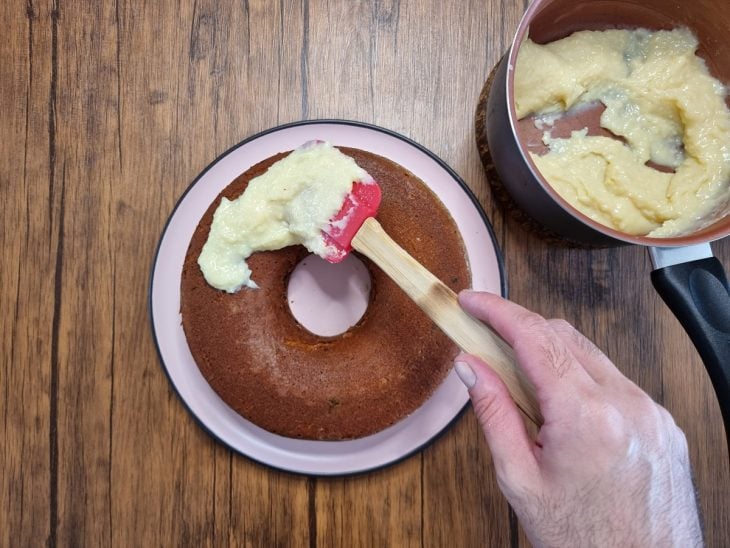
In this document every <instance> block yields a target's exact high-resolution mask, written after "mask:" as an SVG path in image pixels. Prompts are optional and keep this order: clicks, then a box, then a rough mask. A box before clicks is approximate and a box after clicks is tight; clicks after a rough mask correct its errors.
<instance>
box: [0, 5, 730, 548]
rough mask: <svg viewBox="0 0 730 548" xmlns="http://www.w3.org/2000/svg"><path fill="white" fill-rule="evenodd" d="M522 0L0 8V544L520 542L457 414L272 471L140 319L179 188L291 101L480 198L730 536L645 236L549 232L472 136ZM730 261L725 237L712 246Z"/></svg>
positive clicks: (707, 403) (717, 540)
mask: <svg viewBox="0 0 730 548" xmlns="http://www.w3.org/2000/svg"><path fill="white" fill-rule="evenodd" d="M524 7H525V6H524V5H523V2H522V1H521V0H515V1H511V2H508V1H499V0H482V1H476V0H475V1H470V2H441V1H436V0H403V1H398V0H378V1H375V0H373V1H366V0H358V1H344V0H330V1H326V0H300V1H296V0H295V1H291V2H284V1H279V2H277V1H264V0H255V1H254V0H243V1H232V0H231V1H213V0H186V1H180V2H172V1H161V2H135V1H132V0H116V1H115V2H91V1H82V0H77V1H67V0H46V1H40V0H28V1H27V2H20V1H12V2H3V3H0V29H2V36H3V40H2V41H0V60H1V61H2V62H1V63H0V112H2V113H3V115H2V116H0V131H1V134H2V135H3V137H4V139H3V147H2V149H0V206H1V207H2V216H0V244H1V245H0V545H2V546H15V545H20V546H37V545H42V544H48V545H51V546H56V545H62V546H66V545H68V546H79V545H98V546H135V545H151V546H152V545H169V546H180V545H204V546H219V545H229V544H231V545H243V546H347V545H352V546H372V545H386V546H387V545H391V546H419V545H420V546H444V545H454V546H479V545H494V546H507V545H513V546H518V545H525V544H526V541H525V538H524V535H523V533H522V532H521V531H520V529H519V527H518V525H517V522H516V520H515V518H514V515H513V514H512V513H511V512H510V510H509V507H508V505H507V504H506V503H505V501H504V499H503V497H502V495H501V494H500V492H499V489H498V487H497V484H496V480H495V477H494V471H493V468H492V466H491V463H490V456H489V449H488V448H487V446H486V443H485V442H484V440H483V437H482V434H481V432H480V430H479V426H478V424H477V421H476V419H475V417H474V415H473V413H472V412H471V410H467V411H466V413H465V414H464V416H462V417H461V418H460V419H459V420H458V421H457V422H456V423H455V424H454V426H453V427H452V428H450V429H449V430H448V431H447V432H446V433H445V434H444V435H443V436H442V437H440V438H439V439H438V440H437V441H436V442H435V443H434V444H432V445H430V446H429V447H428V448H426V449H425V450H424V451H422V452H421V453H419V454H417V455H414V456H412V457H410V458H408V459H406V460H405V461H403V462H401V463H398V464H397V465H394V466H392V467H389V468H387V469H385V470H381V471H378V472H375V473H371V474H366V475H362V476H356V477H351V478H344V479H313V478H304V477H300V476H296V475H290V474H287V473H283V472H275V471H272V470H269V469H267V468H265V467H262V466H260V465H258V464H255V463H253V462H251V461H249V460H248V459H246V458H245V457H241V456H239V455H236V454H233V453H231V452H230V451H229V450H228V449H226V448H225V447H223V446H222V445H220V444H218V443H216V442H215V441H213V440H212V439H211V438H210V437H209V436H208V435H207V434H206V433H205V432H204V431H203V430H202V429H201V428H200V427H199V426H198V425H197V424H196V422H195V421H194V420H193V419H192V418H191V416H190V415H189V414H188V413H187V411H186V410H185V408H184V406H183V405H182V404H181V403H180V401H179V400H178V399H177V397H176V396H175V394H174V392H173V390H172V388H171V387H170V385H169V383H168V381H167V378H166V377H165V375H164V373H163V372H162V370H161V368H160V366H159V363H158V358H157V354H156V350H155V347H154V343H153V340H152V337H151V333H150V329H149V325H148V320H147V291H148V280H149V268H150V265H151V262H152V258H153V255H154V250H155V246H156V244H157V240H158V238H159V235H160V232H161V230H162V228H163V226H164V223H165V221H166V219H167V217H168V215H169V214H170V212H171V211H172V208H173V207H174V204H175V202H176V200H177V199H178V198H179V197H180V195H181V194H182V193H183V191H184V190H185V188H186V187H187V186H188V185H189V184H190V182H191V181H192V180H193V179H194V177H195V176H196V175H197V174H198V173H199V172H200V171H201V170H202V169H203V168H204V167H205V166H206V165H207V164H208V163H209V162H210V161H211V160H212V159H214V158H215V157H216V156H218V155H219V154H221V153H222V152H224V151H225V150H226V149H228V148H229V147H230V146H232V145H234V144H235V143H237V142H239V141H240V140H242V139H244V138H246V137H247V136H249V135H251V134H253V133H255V132H258V131H261V130H263V129H266V128H269V127H272V126H275V125H277V124H281V123H285V122H290V121H295V120H300V119H308V118H330V117H331V118H348V119H356V120H362V121H365V122H370V123H375V124H379V125H382V126H385V127H387V128H389V129H392V130H395V131H399V132H401V133H403V134H405V135H407V136H409V137H411V138H413V139H415V140H416V141H418V142H420V143H422V144H423V145H425V146H426V147H428V148H429V149H431V150H433V151H434V152H435V153H436V154H438V155H439V156H441V157H442V158H443V159H444V160H445V161H446V162H447V163H449V164H450V165H451V166H452V167H453V168H454V169H455V170H456V171H457V172H458V173H459V174H460V175H461V176H462V177H463V178H464V179H465V180H466V181H467V183H468V185H469V186H470V187H471V188H472V190H473V191H474V192H475V194H476V195H477V197H478V198H479V200H480V202H481V203H482V205H483V206H484V208H485V210H486V212H487V214H488V215H489V217H490V219H491V221H492V223H493V226H494V229H495V233H496V235H497V239H498V242H499V244H500V246H501V248H502V250H503V253H504V257H505V267H506V271H507V273H508V278H509V286H510V296H511V297H512V298H513V299H514V300H515V301H517V302H518V303H521V304H523V305H525V306H528V307H530V308H532V309H535V310H536V311H538V312H540V313H542V314H544V315H547V316H550V317H564V318H566V319H568V320H569V321H571V322H572V323H574V324H575V325H576V326H577V327H578V328H579V329H580V330H582V331H583V332H585V333H586V334H587V335H588V336H589V337H591V338H592V339H594V340H595V341H596V342H597V344H598V345H599V346H600V347H601V348H603V349H604V350H605V351H606V352H607V354H608V355H609V356H610V357H611V358H612V359H613V360H614V361H615V362H616V363H617V365H618V366H619V368H620V369H621V370H622V371H623V372H624V373H625V374H626V375H628V376H629V377H630V378H632V379H633V380H635V381H636V382H637V383H638V384H639V385H640V386H641V387H642V388H644V389H645V390H647V391H648V392H649V393H650V394H651V395H652V396H653V397H655V398H656V399H658V400H659V401H660V402H662V403H663V404H664V405H665V406H666V407H667V408H668V409H669V410H670V411H671V412H672V414H673V415H674V416H675V419H676V420H677V422H678V424H679V425H680V426H681V427H682V428H683V429H684V430H685V432H686V434H687V438H688V441H689V447H690V452H691V457H692V461H693V465H694V471H695V477H696V483H697V489H698V494H699V497H700V503H701V507H702V511H703V515H704V521H705V527H706V532H707V543H708V545H709V546H722V545H723V544H724V543H726V540H727V538H730V523H728V520H727V516H726V514H727V503H728V495H727V493H728V492H730V473H729V471H728V467H727V462H728V455H727V449H726V446H725V439H724V432H723V429H722V424H721V420H720V412H719V408H718V406H717V403H716V402H715V399H714V394H713V392H712V388H711V385H710V383H709V380H708V379H707V376H706V375H705V373H704V371H703V368H702V364H701V362H700V360H699V358H698V357H697V355H696V354H695V352H694V350H693V348H692V346H691V344H690V342H689V339H688V337H687V336H686V335H685V334H684V332H683V331H682V329H681V328H680V327H679V324H678V323H677V321H676V320H675V319H674V318H673V317H672V316H671V314H670V313H669V311H668V310H667V309H666V307H665V306H664V304H663V303H662V302H661V300H660V299H659V297H658V296H657V295H656V294H655V293H654V292H653V289H652V288H651V283H650V281H649V276H648V272H649V269H650V265H649V260H648V256H647V254H646V251H645V250H643V249H640V248H637V247H620V248H612V249H601V250H582V249H572V248H568V247H564V246H556V245H554V244H550V243H547V242H545V241H544V240H542V239H540V238H539V237H538V236H537V235H535V234H533V233H532V232H530V231H529V230H527V229H525V228H524V227H523V226H522V225H521V224H520V223H518V222H516V221H515V220H514V219H513V218H512V217H511V216H510V215H508V214H505V213H504V212H503V210H502V208H501V207H500V206H499V204H497V203H496V201H495V200H494V198H493V195H492V192H491V190H490V186H489V185H488V184H487V180H486V177H485V175H484V172H483V169H482V166H481V164H480V160H479V156H478V154H477V151H476V147H475V144H474V130H473V119H474V109H475V107H476V104H477V100H478V97H479V92H480V90H481V87H482V85H483V83H484V81H485V79H486V78H487V75H488V74H489V71H490V70H491V68H492V67H493V66H494V64H495V63H496V61H497V60H498V59H499V57H500V56H501V54H502V53H503V52H504V50H505V48H506V47H507V45H508V43H509V41H510V38H511V34H512V32H513V31H514V29H515V27H516V25H517V22H518V19H519V16H520V14H521V13H522V11H523V9H524ZM714 249H715V252H716V254H717V255H718V257H719V258H720V260H721V262H723V264H725V266H726V267H727V266H729V265H730V241H728V240H726V241H723V242H718V243H716V244H714Z"/></svg>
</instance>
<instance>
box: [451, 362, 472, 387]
mask: <svg viewBox="0 0 730 548" xmlns="http://www.w3.org/2000/svg"><path fill="white" fill-rule="evenodd" d="M454 369H455V370H456V374H457V375H458V376H459V378H460V379H461V382H463V383H464V385H465V386H466V387H467V388H468V389H470V390H471V388H472V387H473V386H474V385H475V384H476V383H477V376H476V374H475V373H474V370H473V369H472V368H471V367H470V366H469V364H468V363H466V362H455V363H454Z"/></svg>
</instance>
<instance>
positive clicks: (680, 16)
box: [486, 0, 730, 443]
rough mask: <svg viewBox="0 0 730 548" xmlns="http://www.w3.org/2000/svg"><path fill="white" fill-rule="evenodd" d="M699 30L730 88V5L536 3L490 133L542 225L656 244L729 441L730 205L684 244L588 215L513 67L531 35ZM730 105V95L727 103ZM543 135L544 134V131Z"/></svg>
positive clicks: (580, 122)
mask: <svg viewBox="0 0 730 548" xmlns="http://www.w3.org/2000/svg"><path fill="white" fill-rule="evenodd" d="M679 26H685V27H688V28H690V29H691V30H692V31H694V33H695V34H696V35H697V37H698V39H699V42H700V48H699V50H698V54H699V55H700V56H701V57H702V58H704V59H705V61H706V63H707V66H708V68H709V69H710V72H711V73H712V74H713V76H715V77H716V78H718V79H719V80H721V81H722V82H724V83H725V84H728V83H730V55H727V53H726V51H727V48H728V46H730V41H728V38H727V36H728V29H730V2H726V1H723V2H719V1H716V0H715V1H713V0H693V1H692V2H691V3H689V2H667V1H666V0H638V1H637V0H535V1H534V2H533V3H532V4H531V5H530V7H529V8H528V9H527V11H526V12H525V15H524V16H523V18H522V21H521V22H520V25H519V27H518V29H517V32H516V35H515V39H514V41H513V43H512V46H511V49H510V50H509V51H508V52H507V54H505V56H504V57H503V58H502V60H501V61H500V63H499V65H498V66H497V68H496V70H495V76H494V80H493V83H492V86H491V88H490V91H489V98H488V102H487V120H486V133H487V141H488V143H489V151H490V154H491V156H492V160H493V162H494V165H495V168H496V170H497V172H498V174H499V176H500V179H501V181H502V184H503V185H504V187H505V188H506V190H507V191H508V192H509V194H510V195H511V197H512V199H513V200H514V201H515V202H516V203H517V205H518V206H520V207H521V208H522V209H523V210H525V211H526V212H527V213H528V214H529V215H531V216H532V217H533V218H534V219H535V220H537V221H538V222H540V223H541V224H543V225H544V226H546V227H548V228H550V229H551V230H553V231H554V232H557V233H558V234H560V235H562V236H564V237H566V238H567V239H570V240H573V241H578V242H581V243H584V244H589V245H616V244H626V243H629V244H638V245H643V246H647V247H648V249H649V253H650V255H651V259H652V264H653V265H654V270H653V271H652V273H651V279H652V282H653V284H654V287H655V288H656V290H657V292H658V293H659V294H660V295H661V297H662V298H663V299H664V301H665V302H666V303H667V305H668V306H669V307H670V309H671V310H672V312H673V313H674V314H675V315H676V316H677V318H678V319H679V321H680V322H681V324H682V326H683V327H684V328H685V330H686V331H687V333H688V334H689V336H690V338H691V339H692V342H693V343H694V345H695V347H696V348H697V350H698V352H699V354H700V356H701V357H702V360H703V362H704V365H705V367H706V369H707V372H708V374H709V376H710V379H711V380H712V384H713V386H714V389H715V392H716V394H717V398H718V400H719V403H720V409H721V411H722V416H723V419H724V423H725V433H726V435H727V436H728V443H730V288H729V286H728V281H727V278H726V276H725V272H724V269H723V267H722V265H721V264H720V262H719V261H718V260H717V259H716V258H715V257H713V255H712V250H711V248H710V242H711V241H713V240H717V239H720V238H723V237H725V236H727V235H729V234H730V208H726V209H725V211H724V212H722V213H720V215H719V216H718V217H716V218H714V219H709V220H708V221H709V222H708V224H707V226H705V227H704V228H702V229H701V230H698V231H696V232H694V233H691V234H688V235H684V236H681V237H676V238H649V237H646V236H633V235H629V234H624V233H621V232H618V231H616V230H613V229H611V228H608V227H606V226H604V225H601V224H599V223H597V222H595V221H593V220H592V219H590V218H588V217H587V216H585V215H583V214H582V213H580V212H579V211H577V210H576V209H574V208H573V207H572V206H570V205H569V204H568V203H567V202H566V201H565V200H564V199H563V198H561V197H560V196H559V195H558V194H557V193H556V192H555V191H554V190H553V189H552V188H551V187H550V185H549V184H548V183H547V181H546V180H545V179H544V178H543V177H542V176H541V175H540V173H539V171H538V170H537V168H536V166H535V164H534V163H533V162H532V160H531V158H530V155H529V154H528V153H527V152H528V151H533V152H538V153H540V152H541V150H540V148H543V150H544V145H542V144H541V139H540V138H539V136H537V135H536V131H538V130H537V129H536V128H535V124H534V123H533V121H531V120H523V121H518V120H517V115H516V111H515V105H514V99H513V97H514V94H513V90H514V66H515V63H516V59H517V53H518V51H519V48H520V45H521V43H522V42H523V40H525V39H526V38H527V36H528V32H529V36H530V38H531V39H532V40H533V41H535V42H538V43H546V42H550V41H553V40H557V39H560V38H563V37H565V36H568V35H569V34H571V33H573V32H575V31H578V30H604V29H607V28H637V27H644V28H650V29H670V28H676V27H679ZM728 102H729V104H730V98H728ZM601 110H602V108H601V107H600V106H598V107H596V108H594V109H591V110H588V111H585V112H583V113H582V114H581V115H579V116H576V117H566V121H565V122H564V124H569V125H570V126H572V127H563V128H558V125H559V124H560V122H556V130H557V131H563V132H564V133H566V134H567V133H568V132H569V130H570V129H580V128H583V127H586V126H588V128H589V133H591V134H597V133H603V130H602V129H601V128H600V125H599V122H598V120H599V116H600V111H601ZM540 133H541V132H540Z"/></svg>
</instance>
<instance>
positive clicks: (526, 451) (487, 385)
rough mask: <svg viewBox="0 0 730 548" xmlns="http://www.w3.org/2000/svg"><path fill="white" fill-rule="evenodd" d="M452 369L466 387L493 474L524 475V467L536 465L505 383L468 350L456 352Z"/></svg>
mask: <svg viewBox="0 0 730 548" xmlns="http://www.w3.org/2000/svg"><path fill="white" fill-rule="evenodd" d="M454 369H455V370H456V374H457V375H458V376H459V378H460V379H461V381H462V382H463V383H464V384H465V385H466V387H467V389H468V390H469V397H470V398H471V402H472V405H473V407H474V412H475V413H476V415H477V419H478V420H479V423H480V424H481V427H482V430H484V435H485V437H486V438H487V443H488V444H489V449H490V450H491V452H492V460H493V461H494V467H495V469H496V471H497V475H498V476H501V477H502V478H503V479H507V478H508V477H520V476H524V471H525V467H532V466H533V465H536V461H535V455H534V453H533V448H534V445H535V444H534V443H533V441H532V440H531V439H530V438H529V436H528V435H527V429H526V428H525V423H524V420H523V419H522V415H521V414H520V411H519V409H518V408H517V405H516V404H515V402H514V401H513V400H512V397H511V396H510V394H509V392H508V390H507V387H506V386H505V385H504V383H503V382H502V380H501V379H500V378H499V377H498V376H497V374H496V373H495V372H494V371H492V369H491V368H489V367H488V366H487V365H486V364H485V363H484V362H483V361H481V360H480V359H478V358H476V357H475V356H472V355H470V354H463V353H462V354H459V355H458V356H457V357H456V360H455V361H454ZM513 472H514V473H516V474H517V476H515V475H513Z"/></svg>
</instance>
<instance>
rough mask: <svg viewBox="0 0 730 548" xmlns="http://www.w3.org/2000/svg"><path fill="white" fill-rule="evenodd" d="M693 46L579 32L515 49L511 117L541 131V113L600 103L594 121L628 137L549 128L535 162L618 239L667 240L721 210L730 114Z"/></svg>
mask: <svg viewBox="0 0 730 548" xmlns="http://www.w3.org/2000/svg"><path fill="white" fill-rule="evenodd" d="M696 49H697V39H696V38H695V36H694V35H693V34H692V33H691V32H690V31H689V30H687V29H683V28H679V29H675V30H672V31H657V32H650V31H647V30H645V29H638V30H634V31H629V30H608V31H603V32H597V31H583V32H576V33H575V34H573V35H571V36H569V37H567V38H564V39H562V40H558V41H556V42H552V43H549V44H545V45H538V44H535V43H534V42H532V41H530V40H526V41H525V42H524V43H523V45H522V47H521V48H520V52H519V54H518V59H517V67H516V70H515V105H516V109H517V116H518V117H519V118H523V117H525V116H527V115H528V114H530V113H536V114H538V115H539V117H538V118H537V120H536V122H535V123H536V126H537V127H538V129H543V127H542V126H543V124H545V123H546V121H545V117H546V116H549V117H554V116H555V114H558V115H560V114H561V113H563V112H564V111H566V110H569V109H570V110H571V111H574V110H575V109H577V108H583V106H588V105H590V104H591V103H595V101H600V102H602V103H603V104H604V105H605V106H606V110H605V111H604V112H603V114H602V115H601V126H603V127H604V128H606V129H608V130H610V131H611V132H612V133H614V134H615V135H617V136H620V137H622V138H623V140H624V142H622V141H619V140H617V139H612V138H609V137H601V136H591V135H587V134H586V132H585V131H576V132H573V134H572V135H571V137H570V138H568V139H555V138H553V137H552V134H551V133H550V131H546V132H545V134H544V135H543V139H544V141H545V143H546V144H547V145H548V146H549V147H550V151H549V152H548V153H547V154H544V155H542V156H538V155H535V154H531V156H532V159H533V161H534V162H535V165H536V166H537V168H538V169H539V170H540V172H541V173H542V175H543V176H544V177H545V178H546V179H547V180H548V182H549V183H550V185H551V186H552V187H553V188H554V189H555V190H556V191H557V192H558V193H559V194H560V195H561V196H562V197H563V198H565V199H566V200H567V201H568V202H569V203H570V204H571V205H573V206H574V207H575V208H576V209H578V210H580V211H582V212H583V213H584V214H586V215H588V216H589V217H591V218H592V219H594V220H596V221H598V222H600V223H603V224H605V225H607V226H609V227H612V228H615V229H617V230H620V231H622V232H626V233H629V234H648V235H649V236H656V237H671V236H677V235H681V234H685V233H688V232H692V231H693V230H697V229H698V228H699V227H701V226H702V225H703V224H706V223H707V222H708V221H711V220H713V219H714V218H715V217H716V216H717V213H718V212H720V211H722V210H723V209H724V208H726V207H727V205H728V203H729V200H730V110H728V108H727V105H726V104H725V99H726V90H725V88H724V86H723V85H722V84H721V83H720V82H718V81H717V80H716V79H714V78H713V77H712V76H711V75H710V73H709V71H708V70H707V67H706V66H705V63H704V62H703V60H702V59H700V58H699V57H697V55H695V51H696ZM538 124H540V125H538ZM649 161H651V162H654V163H655V164H659V165H662V166H667V167H669V168H672V169H674V172H673V173H665V172H661V171H657V170H656V169H653V168H652V167H649V166H647V165H646V164H647V162H649Z"/></svg>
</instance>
